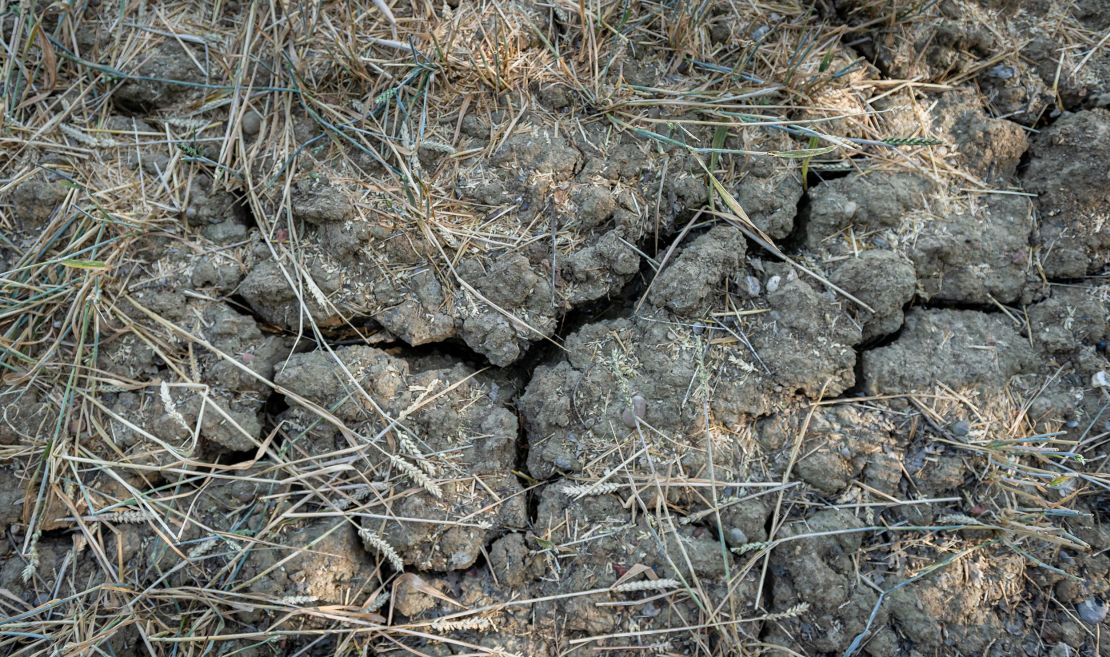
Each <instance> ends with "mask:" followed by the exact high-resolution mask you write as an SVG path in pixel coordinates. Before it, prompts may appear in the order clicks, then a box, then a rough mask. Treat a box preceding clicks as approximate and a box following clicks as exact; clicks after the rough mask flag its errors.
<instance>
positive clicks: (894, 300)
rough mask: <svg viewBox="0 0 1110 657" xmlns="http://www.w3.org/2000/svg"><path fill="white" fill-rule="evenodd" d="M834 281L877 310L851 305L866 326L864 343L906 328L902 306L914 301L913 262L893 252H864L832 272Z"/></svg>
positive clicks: (915, 280) (914, 280) (864, 328)
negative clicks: (903, 324)
mask: <svg viewBox="0 0 1110 657" xmlns="http://www.w3.org/2000/svg"><path fill="white" fill-rule="evenodd" d="M830 278H831V280H832V282H833V283H835V284H836V285H837V286H839V287H841V288H844V289H845V290H846V291H848V292H849V293H850V294H852V295H853V296H855V297H856V298H857V299H859V300H860V301H863V302H864V303H866V304H867V305H868V306H871V308H872V309H873V310H874V312H869V311H866V310H863V309H862V308H859V307H857V306H855V305H852V306H850V308H852V310H853V312H855V313H856V315H857V317H858V319H859V321H861V322H862V323H863V340H870V339H873V338H877V337H880V336H883V335H889V334H891V333H894V332H895V331H897V330H898V329H899V328H900V327H901V326H902V320H903V314H902V307H903V306H905V305H906V304H907V303H909V301H910V299H912V298H913V294H914V290H915V289H916V284H917V278H916V276H915V273H914V268H913V263H911V262H910V261H909V260H908V259H906V258H905V257H903V256H900V255H898V254H897V253H894V252H892V251H884V250H878V249H875V250H872V251H864V252H862V253H860V254H859V257H857V258H849V259H847V260H844V261H843V262H841V263H840V264H838V265H837V266H836V268H835V269H833V270H832V273H831V276H830Z"/></svg>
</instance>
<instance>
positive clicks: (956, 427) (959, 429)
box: [950, 420, 971, 436]
mask: <svg viewBox="0 0 1110 657" xmlns="http://www.w3.org/2000/svg"><path fill="white" fill-rule="evenodd" d="M950 429H951V431H952V435H954V436H966V435H967V434H969V433H971V424H970V423H968V421H967V420H960V421H958V422H953V423H952V426H951V427H950Z"/></svg>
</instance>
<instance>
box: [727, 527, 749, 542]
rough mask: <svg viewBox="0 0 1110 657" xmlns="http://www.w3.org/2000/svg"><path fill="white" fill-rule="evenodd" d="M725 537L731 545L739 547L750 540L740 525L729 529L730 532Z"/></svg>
mask: <svg viewBox="0 0 1110 657" xmlns="http://www.w3.org/2000/svg"><path fill="white" fill-rule="evenodd" d="M725 538H726V539H727V540H728V543H729V545H731V546H732V547H739V546H741V545H745V544H747V542H748V535H747V534H745V533H744V530H743V529H740V528H739V527H733V528H731V529H729V530H728V534H727V535H726V537H725Z"/></svg>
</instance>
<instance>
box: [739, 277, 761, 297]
mask: <svg viewBox="0 0 1110 657" xmlns="http://www.w3.org/2000/svg"><path fill="white" fill-rule="evenodd" d="M762 291H763V285H762V284H760V282H759V279H758V278H756V277H755V276H745V277H744V292H745V293H746V294H747V295H748V296H749V297H752V298H753V299H754V298H755V297H758V296H759V293H760V292H762Z"/></svg>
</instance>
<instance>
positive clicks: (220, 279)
mask: <svg viewBox="0 0 1110 657" xmlns="http://www.w3.org/2000/svg"><path fill="white" fill-rule="evenodd" d="M244 274H245V272H244V271H243V268H242V265H241V264H240V263H239V262H238V261H236V260H234V259H233V258H230V257H228V256H227V255H225V254H223V253H218V252H217V253H210V254H206V255H202V256H200V257H199V258H197V261H196V262H195V263H194V264H193V274H192V276H191V277H190V279H189V282H190V283H192V285H193V287H202V288H211V289H213V290H214V291H216V292H217V293H219V294H228V293H230V292H232V291H233V290H234V289H235V287H236V286H237V285H239V281H241V280H243V275H244Z"/></svg>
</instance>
